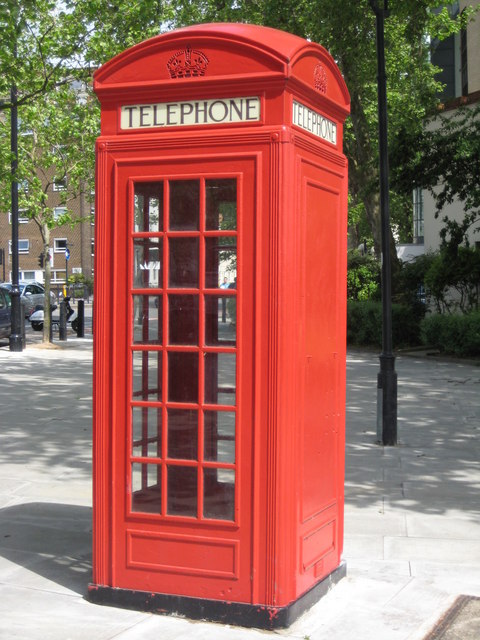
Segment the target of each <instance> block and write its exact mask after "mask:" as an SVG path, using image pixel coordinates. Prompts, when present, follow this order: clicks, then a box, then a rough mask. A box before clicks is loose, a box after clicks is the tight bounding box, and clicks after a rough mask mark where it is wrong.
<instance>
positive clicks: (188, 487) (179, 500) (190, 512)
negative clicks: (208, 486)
mask: <svg viewBox="0 0 480 640" xmlns="http://www.w3.org/2000/svg"><path fill="white" fill-rule="evenodd" d="M167 513H168V514H169V515H176V516H193V517H196V515H197V468H196V467H173V466H169V467H168V505H167Z"/></svg>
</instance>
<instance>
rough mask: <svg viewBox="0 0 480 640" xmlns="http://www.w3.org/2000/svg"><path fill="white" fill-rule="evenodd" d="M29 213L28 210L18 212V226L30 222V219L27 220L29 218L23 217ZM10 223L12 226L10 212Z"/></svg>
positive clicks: (9, 214) (10, 214) (10, 213)
mask: <svg viewBox="0 0 480 640" xmlns="http://www.w3.org/2000/svg"><path fill="white" fill-rule="evenodd" d="M26 212H27V210H26V209H19V210H18V224H27V223H29V222H30V218H27V216H25V215H22V214H25V213H26ZM8 223H9V224H12V212H11V211H9V212H8Z"/></svg>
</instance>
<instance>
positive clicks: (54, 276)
mask: <svg viewBox="0 0 480 640" xmlns="http://www.w3.org/2000/svg"><path fill="white" fill-rule="evenodd" d="M51 281H52V283H54V284H55V283H58V282H60V283H62V284H63V283H64V282H65V269H64V270H63V271H62V270H61V269H58V270H57V269H55V270H54V271H52V273H51Z"/></svg>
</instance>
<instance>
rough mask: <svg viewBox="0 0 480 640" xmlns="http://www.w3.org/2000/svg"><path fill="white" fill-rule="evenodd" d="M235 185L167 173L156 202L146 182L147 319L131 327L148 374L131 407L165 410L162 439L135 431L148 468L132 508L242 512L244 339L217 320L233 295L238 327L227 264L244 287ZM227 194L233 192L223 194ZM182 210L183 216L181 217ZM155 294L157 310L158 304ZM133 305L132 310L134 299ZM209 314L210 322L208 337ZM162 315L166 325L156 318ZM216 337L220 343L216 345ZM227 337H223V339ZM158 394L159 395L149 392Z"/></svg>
mask: <svg viewBox="0 0 480 640" xmlns="http://www.w3.org/2000/svg"><path fill="white" fill-rule="evenodd" d="M172 183H173V187H172ZM206 183H208V192H207V187H206ZM232 184H233V186H234V187H235V188H234V189H233V191H234V192H235V194H236V180H235V179H226V180H222V179H215V180H210V179H208V180H205V179H204V178H202V179H199V180H198V179H197V180H188V179H186V180H171V181H170V180H165V182H164V183H163V182H162V188H163V192H162V195H163V198H162V202H160V197H159V196H156V195H155V194H156V193H157V192H156V191H155V187H154V183H149V185H148V189H150V190H151V192H152V193H153V194H154V200H153V204H152V200H151V196H148V189H147V188H146V187H144V191H145V194H147V195H146V196H145V197H144V201H143V209H144V214H143V221H142V224H143V225H144V226H145V227H146V228H147V230H146V231H142V230H141V229H138V228H136V229H135V231H134V232H133V233H132V240H133V242H134V243H135V241H136V244H137V246H138V247H140V249H139V251H140V252H142V251H143V253H140V260H139V262H138V263H137V264H138V265H139V266H138V267H137V271H140V270H142V271H143V273H141V276H142V278H143V281H145V285H144V286H143V287H142V286H141V284H142V283H141V282H139V281H138V280H139V278H138V277H137V284H136V286H134V287H132V289H131V294H132V295H131V299H132V300H133V298H136V300H135V302H136V308H137V314H138V313H139V311H138V309H140V312H141V313H142V315H141V318H142V320H143V321H144V322H145V321H146V322H147V325H148V326H147V327H145V326H143V328H141V330H140V331H137V333H136V334H135V335H136V338H135V340H134V334H133V333H132V340H134V345H135V349H134V351H133V353H134V354H135V353H139V354H142V353H143V355H137V356H136V358H137V361H138V359H139V358H140V359H141V360H142V371H143V373H141V375H139V374H138V373H137V379H140V380H141V383H140V384H139V383H137V386H138V385H139V386H140V387H141V388H140V389H139V390H137V391H136V392H133V389H132V398H131V406H132V407H137V408H140V409H144V410H145V411H147V410H150V409H151V408H155V409H156V410H157V411H159V412H161V414H162V429H161V434H160V439H161V442H160V443H158V442H157V440H158V437H157V436H155V435H153V436H150V435H149V434H148V433H147V435H146V436H142V441H141V442H138V441H134V439H133V431H132V434H131V437H132V443H133V445H134V448H135V449H136V451H135V452H134V451H133V450H131V458H130V459H131V464H132V465H133V464H134V463H135V464H136V465H137V467H139V469H140V472H139V471H138V470H137V471H136V472H135V473H136V475H135V477H134V476H133V474H134V469H133V466H132V492H133V493H134V492H135V487H134V485H135V486H136V502H135V499H134V498H133V494H132V510H133V511H140V512H143V511H145V512H147V513H149V514H152V513H154V514H156V515H162V516H164V517H167V518H169V517H172V516H174V517H175V518H178V517H188V518H192V517H193V518H196V519H198V520H200V521H209V520H211V519H220V520H230V521H232V520H234V493H235V469H236V464H235V461H236V454H235V439H236V438H235V424H236V415H237V412H236V404H237V393H238V388H237V372H236V369H237V359H236V354H237V345H236V338H234V339H229V338H228V337H225V331H223V332H222V336H221V335H220V333H221V332H220V331H219V329H218V328H215V325H216V324H218V323H222V322H223V323H224V324H225V323H226V320H225V319H223V316H222V310H224V309H225V307H226V305H227V304H229V305H230V307H231V309H230V312H229V314H228V317H229V320H230V321H231V322H232V323H233V325H235V330H234V334H235V333H236V299H237V291H236V288H231V289H225V288H224V287H223V286H222V287H221V286H220V280H222V283H223V281H224V280H225V282H226V281H227V277H225V278H224V277H223V276H224V275H226V273H225V271H222V269H224V268H225V264H227V274H230V277H229V278H228V279H229V281H230V284H233V285H234V286H235V287H236V277H235V280H233V274H234V273H235V274H236V266H237V265H236V261H237V257H236V256H237V231H236V229H232V228H229V225H231V224H232V220H234V224H235V225H236V204H237V203H236V195H235V197H234V198H233V200H232V197H231V193H232ZM140 185H141V183H140ZM187 192H188V193H187ZM176 193H177V194H183V195H182V198H183V199H182V200H178V199H177V200H176V199H175V194H176ZM185 194H186V195H185ZM222 194H223V196H222ZM225 194H227V196H225ZM228 194H230V195H228ZM222 197H226V198H227V200H225V202H223V201H220V200H221V198H222ZM219 198H220V200H219ZM229 198H230V199H229ZM135 202H136V204H137V200H136V201H135ZM225 203H226V204H225ZM207 206H208V207H209V210H208V212H207ZM137 208H138V204H137ZM157 211H158V218H160V217H162V220H160V219H158V220H155V221H154V223H153V225H152V223H151V217H152V216H151V214H152V212H153V214H154V217H155V214H156V213H157ZM177 214H178V216H179V217H178V218H175V216H176V215H177ZM172 216H173V217H172ZM207 218H208V225H207ZM162 224H163V230H164V231H162V230H161V229H162ZM155 225H156V227H155ZM216 225H218V228H216ZM195 227H196V228H195ZM207 227H208V228H207ZM152 241H153V244H152ZM139 243H140V244H139ZM143 247H145V248H143ZM150 247H153V254H152V253H151V251H152V250H151V249H150ZM156 247H158V249H157V248H156ZM207 252H208V258H207ZM152 255H153V259H152V257H151V256H152ZM142 260H143V262H142ZM157 260H158V262H159V263H160V264H158V263H156V261H157ZM153 261H155V264H152V262H153ZM160 261H161V262H160ZM229 262H230V266H229V265H228V263H229ZM152 269H156V270H157V271H154V270H153V271H152ZM233 269H234V271H233ZM145 271H147V272H148V273H147V274H146V273H145ZM207 277H208V281H207ZM133 294H134V295H133ZM142 296H143V298H142ZM155 296H157V297H158V306H157V307H156V308H158V313H155V310H153V309H152V304H153V305H155V304H156V303H155V302H152V301H154V300H155ZM207 298H208V305H209V307H208V311H207ZM160 301H161V304H160ZM233 303H234V306H233V307H232V304H233ZM131 307H132V309H131V311H132V313H133V309H134V308H135V304H133V302H132V304H131ZM160 307H161V308H160ZM152 312H153V313H152ZM206 313H208V324H209V326H211V328H210V329H209V333H208V337H207V335H206V327H207V315H206ZM130 317H133V316H132V314H131V315H130ZM152 318H153V319H152ZM162 322H163V327H159V326H158V327H157V323H158V324H160V323H162ZM152 325H155V327H152ZM223 329H224V327H223ZM212 332H213V333H212ZM139 336H140V338H139ZM212 340H213V341H214V344H209V342H211V341H212ZM219 340H221V341H222V342H221V344H217V341H219ZM157 342H158V344H156V343H157ZM132 346H133V345H132ZM160 352H161V353H160ZM155 353H156V355H153V354H155ZM149 354H152V355H149ZM152 356H153V357H154V359H155V361H156V362H157V371H156V378H155V375H154V376H153V379H154V384H153V388H151V387H152V383H151V380H152V375H151V372H150V371H149V370H148V369H149V366H148V362H149V359H150V358H151V357H152ZM232 358H233V359H232ZM206 362H207V363H208V367H207V366H206ZM145 363H147V370H145ZM206 379H207V380H208V383H206ZM226 382H227V384H226ZM155 393H156V394H157V397H150V396H151V395H154V394H155ZM138 396H141V397H138ZM226 400H228V402H229V403H225V402H226ZM207 413H208V415H209V426H208V433H207V427H206V422H205V420H206V417H205V416H206V414H207ZM225 420H227V422H225ZM228 424H230V426H228ZM225 425H227V426H225ZM232 425H233V427H232ZM232 428H233V431H231V432H230V431H228V429H230V430H232ZM206 439H207V440H208V443H209V444H208V448H207V445H206V443H205V440H206ZM195 440H196V441H195ZM192 441H194V442H192ZM139 446H141V447H142V449H141V451H139V449H138V447H139ZM152 446H153V447H154V446H157V448H158V450H157V452H156V453H155V452H154V453H153V454H152V452H151V449H149V447H152ZM169 447H170V448H169ZM192 447H193V448H192ZM139 454H140V455H139ZM139 478H140V480H139ZM135 483H136V484H135ZM139 485H140V486H141V489H140V490H139V488H138V487H139ZM142 491H144V493H145V495H143V494H142ZM155 496H157V505H156V506H155V505H154V500H153V499H154V497H155ZM142 501H144V502H145V503H146V504H147V506H145V505H143V503H142ZM137 507H138V508H137Z"/></svg>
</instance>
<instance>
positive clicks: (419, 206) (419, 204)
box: [413, 187, 423, 244]
mask: <svg viewBox="0 0 480 640" xmlns="http://www.w3.org/2000/svg"><path fill="white" fill-rule="evenodd" d="M413 241H414V242H416V243H418V244H420V243H422V242H423V190H422V189H421V188H420V187H417V188H415V189H414V190H413Z"/></svg>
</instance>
